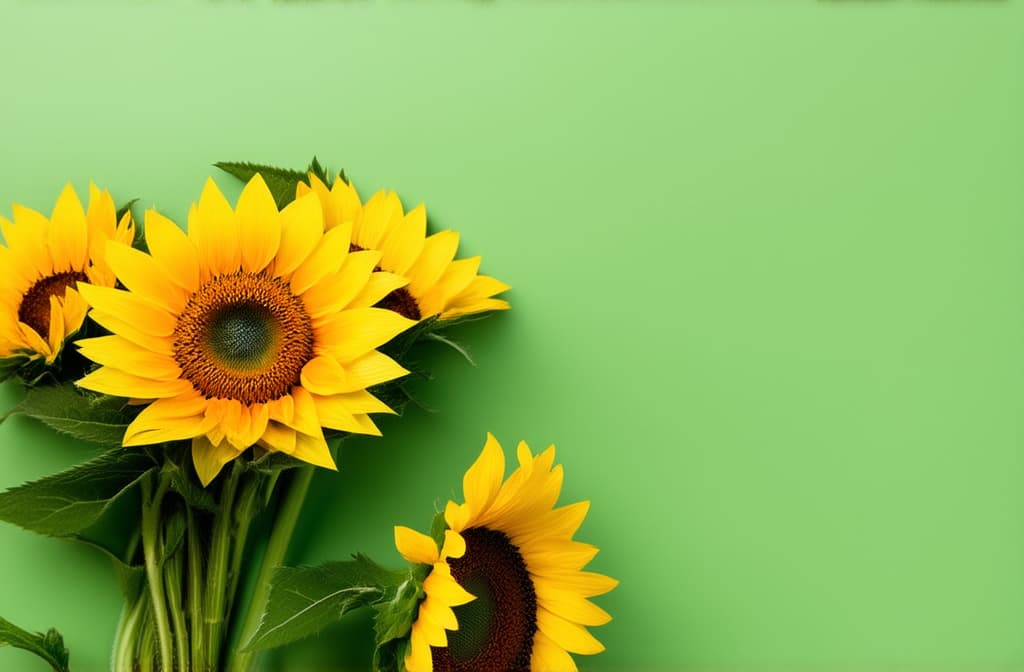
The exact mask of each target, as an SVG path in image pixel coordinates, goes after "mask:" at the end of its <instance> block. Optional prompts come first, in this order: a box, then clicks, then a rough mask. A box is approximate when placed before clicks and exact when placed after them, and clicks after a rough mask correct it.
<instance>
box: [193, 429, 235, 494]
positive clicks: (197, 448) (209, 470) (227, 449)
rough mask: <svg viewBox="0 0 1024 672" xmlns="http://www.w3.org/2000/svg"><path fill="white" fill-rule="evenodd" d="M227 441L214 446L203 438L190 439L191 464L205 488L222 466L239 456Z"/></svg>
mask: <svg viewBox="0 0 1024 672" xmlns="http://www.w3.org/2000/svg"><path fill="white" fill-rule="evenodd" d="M240 454H241V453H240V451H237V450H235V449H234V448H232V447H231V444H230V443H228V442H227V441H222V442H221V443H220V444H219V445H214V444H213V443H211V442H210V440H209V439H208V438H206V437H205V436H197V437H195V438H194V439H192V463H193V464H194V465H195V468H196V474H197V475H198V476H199V481H200V482H201V483H202V484H203V487H204V488H205V487H206V486H207V485H209V484H210V483H211V482H212V481H213V479H215V478H216V477H217V474H219V473H220V470H221V469H223V468H224V465H225V464H227V463H228V462H230V461H231V460H233V459H235V458H236V457H238V456H239V455H240Z"/></svg>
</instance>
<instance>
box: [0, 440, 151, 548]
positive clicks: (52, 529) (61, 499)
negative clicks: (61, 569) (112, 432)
mask: <svg viewBox="0 0 1024 672" xmlns="http://www.w3.org/2000/svg"><path fill="white" fill-rule="evenodd" d="M151 468H154V466H153V462H152V460H150V458H149V457H148V456H147V455H146V453H145V452H143V451H139V450H130V449H128V450H126V449H122V448H116V449H114V450H111V451H109V452H107V453H103V454H102V455H100V456H99V457H97V458H95V459H93V460H90V461H89V462H86V463H85V464H81V465H78V466H76V467H72V468H71V469H68V470H67V471H63V472H61V473H59V474H55V475H53V476H47V477H45V478H42V479H39V480H38V481H33V482H31V483H26V484H25V485H20V486H18V487H16V488H11V489H10V490H7V491H6V492H3V493H0V520H5V521H7V522H9V523H14V524H15V525H19V526H21V527H23V528H25V529H27V530H31V531H33V532H38V533H39V534H47V535H50V536H54V537H67V536H73V535H75V534H78V533H80V532H83V531H85V530H87V529H89V528H90V527H92V526H93V525H94V524H95V523H97V522H98V521H99V520H100V518H101V517H102V516H103V514H104V512H106V511H107V510H108V509H110V507H111V506H113V505H114V504H115V503H116V501H117V499H118V498H119V496H121V495H122V493H125V492H126V491H128V490H130V488H131V486H132V485H133V484H134V483H136V482H137V481H138V480H139V479H140V478H141V477H142V475H143V474H145V473H146V472H147V471H148V470H149V469H151Z"/></svg>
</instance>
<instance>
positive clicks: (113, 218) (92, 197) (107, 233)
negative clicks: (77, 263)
mask: <svg viewBox="0 0 1024 672" xmlns="http://www.w3.org/2000/svg"><path fill="white" fill-rule="evenodd" d="M85 221H86V222H87V223H88V225H89V253H90V254H91V253H92V249H93V244H94V242H95V240H96V239H100V240H110V239H111V238H113V237H114V233H115V231H116V227H117V206H115V205H114V199H113V197H112V196H111V195H110V192H109V191H107V190H106V189H104V190H103V191H100V190H99V188H97V187H96V185H95V184H92V183H91V182H90V183H89V209H88V210H87V211H86V213H85Z"/></svg>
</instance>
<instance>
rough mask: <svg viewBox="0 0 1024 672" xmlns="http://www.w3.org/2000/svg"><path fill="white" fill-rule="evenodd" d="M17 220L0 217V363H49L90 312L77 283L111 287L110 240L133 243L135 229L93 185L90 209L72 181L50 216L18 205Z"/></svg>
mask: <svg viewBox="0 0 1024 672" xmlns="http://www.w3.org/2000/svg"><path fill="white" fill-rule="evenodd" d="M13 215H14V221H13V222H11V221H10V220H7V219H5V218H3V217H0V230H2V231H3V235H4V240H5V241H6V243H7V246H6V247H0V275H2V277H3V283H2V284H0V359H4V358H7V357H12V356H21V357H25V358H27V359H39V358H43V359H44V360H45V362H46V363H47V364H52V363H53V362H54V361H55V360H56V359H57V356H58V355H60V353H61V350H62V348H63V347H64V341H65V340H66V339H67V338H68V337H69V336H71V335H72V334H74V333H76V332H77V331H78V330H79V329H81V327H82V322H83V321H84V320H85V314H86V311H87V310H88V306H87V305H86V302H85V301H84V300H83V299H82V297H81V296H80V295H79V294H78V292H77V291H76V289H75V285H76V283H78V282H80V281H88V282H91V283H93V284H95V285H97V286H101V287H113V286H114V274H113V272H111V270H110V269H109V268H108V267H107V265H106V263H104V255H105V251H106V247H105V246H106V242H107V241H108V240H116V241H119V242H121V243H130V242H131V241H132V240H133V239H134V237H135V226H134V224H133V223H132V218H131V215H130V214H128V213H125V215H124V216H123V217H122V218H121V221H120V222H118V221H117V216H116V208H115V207H114V199H113V198H111V196H110V193H108V192H106V191H100V190H99V189H98V188H96V186H95V185H89V209H88V210H85V209H84V208H83V207H82V202H81V201H80V200H79V199H78V194H76V193H75V190H74V188H73V187H72V186H71V185H70V184H69V185H67V186H66V187H64V191H63V192H61V194H60V197H59V198H58V199H57V204H56V205H55V206H54V208H53V213H52V214H51V215H50V217H49V219H47V218H46V216H44V215H42V214H41V213H39V212H36V211H35V210H32V209H30V208H26V207H24V206H21V205H17V204H15V205H14V207H13Z"/></svg>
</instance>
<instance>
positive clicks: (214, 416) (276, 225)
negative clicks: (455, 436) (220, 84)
mask: <svg viewBox="0 0 1024 672" xmlns="http://www.w3.org/2000/svg"><path fill="white" fill-rule="evenodd" d="M145 225H146V227H145V230H146V240H147V243H148V246H149V249H150V254H145V253H143V252H140V251H138V250H135V249H132V248H131V247H128V246H127V245H124V244H119V243H110V244H108V246H107V260H108V263H109V264H110V266H111V268H113V269H114V271H115V272H116V274H117V277H118V279H119V280H120V281H121V282H122V283H123V284H124V286H125V287H127V288H128V291H121V290H117V289H111V288H105V287H98V286H92V285H86V284H80V285H79V291H80V292H81V293H82V296H84V297H85V299H86V301H88V302H89V304H90V305H91V306H92V312H91V313H90V315H91V317H92V318H93V319H94V320H95V321H96V322H98V323H99V324H101V325H102V326H104V327H106V328H107V329H109V330H110V331H111V332H112V333H113V335H111V336H103V337H101V338H93V339H87V340H84V341H82V342H81V343H80V347H81V350H82V353H83V354H84V355H85V356H86V357H89V358H90V359H92V360H93V361H96V362H98V363H100V364H102V365H103V366H102V367H101V368H99V369H97V370H96V371H94V372H93V373H90V374H89V375H88V376H86V377H85V378H83V379H82V380H81V381H79V385H80V386H82V387H84V388H87V389H90V390H95V391H97V392H103V393H106V394H112V395H116V396H123V397H133V398H136V399H142V400H148V401H150V402H151V403H149V405H148V406H146V408H145V409H144V410H143V411H142V413H140V414H139V416H138V417H137V418H136V419H135V420H134V421H133V422H132V423H131V425H129V426H128V429H127V431H126V432H125V435H124V440H123V443H124V445H125V446H138V445H146V444H153V443H160V442H163V441H175V440H184V439H191V440H192V458H193V462H194V463H195V467H196V472H197V473H198V475H199V478H200V480H201V481H202V482H203V484H204V485H206V484H208V483H209V482H210V481H212V480H213V479H214V477H216V475H217V474H218V473H219V472H220V470H221V469H222V468H223V466H224V465H225V464H226V463H228V462H229V461H231V460H233V459H234V458H235V457H237V456H238V455H240V454H241V453H242V452H243V451H244V450H246V449H247V448H249V447H250V446H253V445H257V444H258V445H259V446H261V447H262V448H264V449H266V450H268V451H280V452H283V453H286V454H288V455H291V456H293V457H295V458H297V459H300V460H304V461H306V462H309V463H311V464H315V465H318V466H323V467H327V468H332V469H333V468H335V465H334V460H333V459H332V457H331V453H330V450H329V449H328V446H327V442H326V441H325V440H324V434H323V429H322V428H323V427H327V428H331V429H338V430H343V431H347V432H356V433H362V434H379V431H378V430H377V427H376V425H374V423H373V421H372V420H371V419H370V417H369V415H368V414H369V413H388V412H391V411H390V409H389V408H388V407H387V406H386V405H385V404H383V403H381V402H380V401H379V400H378V399H377V398H375V397H374V396H372V395H371V394H370V393H369V392H367V391H366V388H367V387H370V386H372V385H377V384H379V383H383V382H386V381H389V380H393V379H395V378H398V377H400V376H403V375H405V374H406V373H407V371H406V370H405V369H403V368H402V367H401V366H399V365H398V364H397V363H395V362H394V361H393V360H391V359H390V358H388V357H386V356H385V355H382V354H381V353H379V352H377V351H376V350H375V348H377V347H378V346H380V345H382V344H384V343H386V342H387V341H389V340H391V339H392V338H393V337H394V336H395V335H397V334H399V333H400V332H402V331H404V330H405V329H407V328H408V327H410V326H412V325H413V324H415V323H414V322H412V321H410V320H407V319H405V318H404V317H401V316H400V315H397V314H396V313H394V312H391V311H388V310H383V309H380V308H372V307H371V306H373V304H375V303H377V302H378V301H379V300H380V299H381V298H382V297H384V296H386V295H387V294H388V293H390V292H391V291H393V290H394V289H396V288H398V287H401V286H403V285H404V284H405V283H406V281H405V280H404V279H403V278H401V277H399V276H396V275H393V274H390V273H377V272H374V267H375V266H376V265H377V263H378V261H379V259H380V253H379V252H373V251H365V252H356V253H349V243H350V236H351V227H350V226H339V227H335V228H334V229H333V230H331V231H329V232H327V233H326V234H325V233H324V226H323V214H322V211H321V208H320V202H319V201H318V200H317V199H316V197H315V196H310V197H307V198H299V199H297V200H295V201H294V202H293V203H291V204H290V205H288V206H287V207H286V208H284V209H283V210H281V211H280V212H278V209H277V207H276V205H275V204H274V199H273V197H272V196H271V194H270V191H269V189H268V188H267V185H266V184H265V183H264V181H263V179H262V178H261V177H260V176H259V175H257V176H256V177H254V178H253V179H252V180H250V181H249V183H248V184H247V185H246V186H245V188H244V189H243V191H242V194H241V196H240V197H239V199H238V205H237V207H236V208H235V209H232V208H231V206H230V205H229V204H228V202H227V201H226V200H225V198H224V196H223V195H222V194H221V192H220V190H219V189H217V186H216V184H214V182H213V180H208V181H207V182H206V187H205V189H204V190H203V193H202V196H201V197H200V199H199V203H198V205H193V206H192V209H191V211H190V212H189V218H188V234H187V235H186V234H185V232H183V231H182V230H181V229H180V228H178V226H177V225H176V224H174V222H172V221H170V220H169V219H167V218H166V217H163V216H161V215H159V214H157V213H156V212H155V211H152V210H150V211H148V212H147V213H146V221H145Z"/></svg>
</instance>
